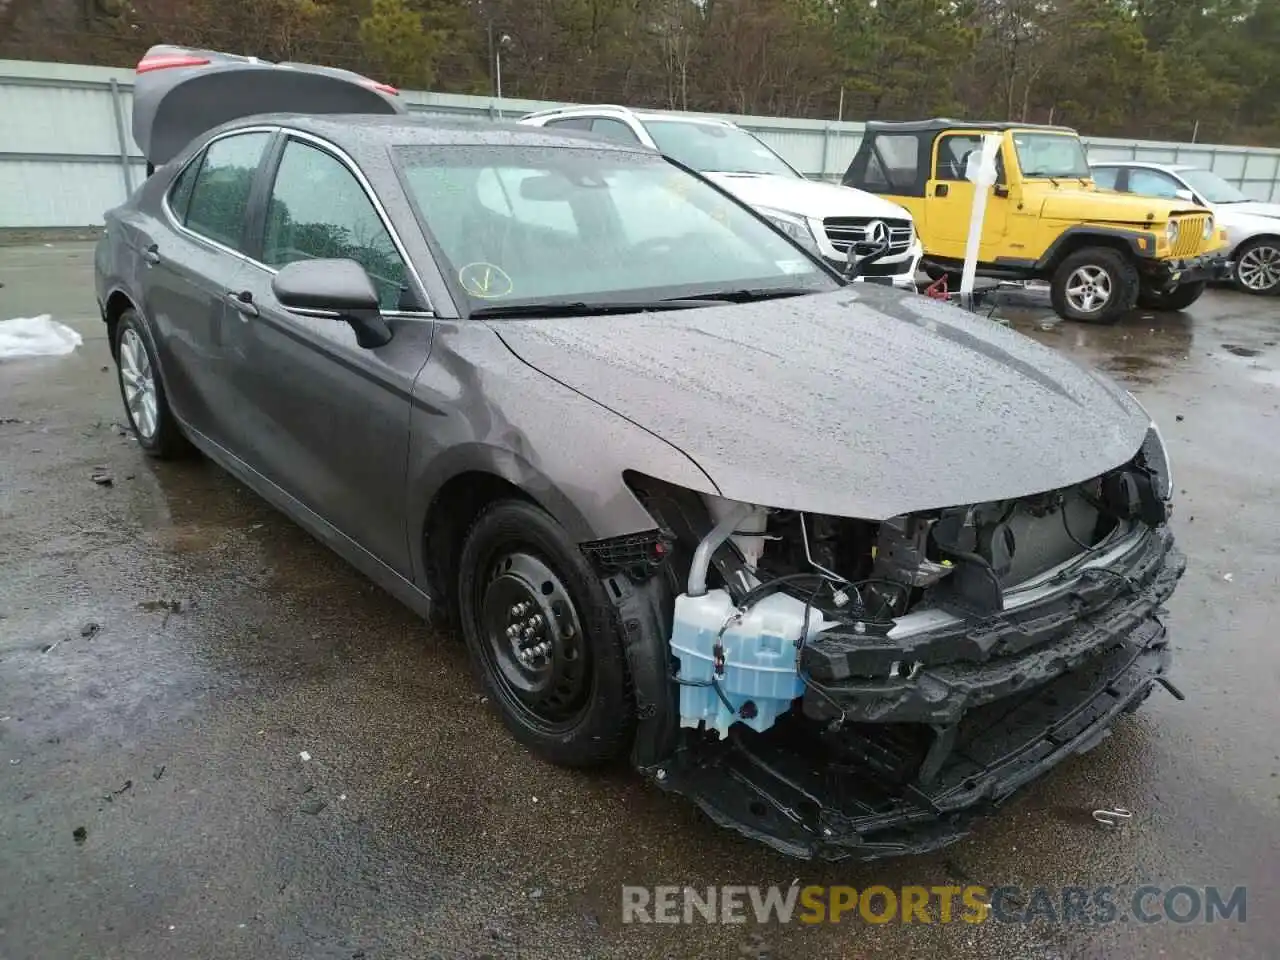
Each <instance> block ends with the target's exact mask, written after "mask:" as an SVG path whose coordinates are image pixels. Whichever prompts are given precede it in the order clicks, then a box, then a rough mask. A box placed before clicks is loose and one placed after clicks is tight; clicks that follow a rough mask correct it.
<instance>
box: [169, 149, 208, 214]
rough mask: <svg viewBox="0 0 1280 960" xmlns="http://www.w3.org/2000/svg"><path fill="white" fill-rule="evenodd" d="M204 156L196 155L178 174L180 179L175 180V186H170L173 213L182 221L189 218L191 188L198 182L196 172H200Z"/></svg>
mask: <svg viewBox="0 0 1280 960" xmlns="http://www.w3.org/2000/svg"><path fill="white" fill-rule="evenodd" d="M203 159H204V158H203V157H196V158H195V159H194V160H192V161H191V162H190V163H188V164H187V165H186V166H185V167H183V168H182V172H181V173H180V174H178V179H177V180H175V181H173V186H172V187H170V188H169V208H170V209H171V210H173V215H174V216H175V217H177V218H178V219H179V220H181V221H184V222H185V221H186V219H187V205H188V204H189V203H190V202H191V188H192V187H194V186H195V184H196V174H198V173H199V172H200V163H201V161H202V160H203Z"/></svg>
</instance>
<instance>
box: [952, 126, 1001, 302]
mask: <svg viewBox="0 0 1280 960" xmlns="http://www.w3.org/2000/svg"><path fill="white" fill-rule="evenodd" d="M999 152H1000V137H999V136H998V135H993V134H988V135H987V136H985V137H983V138H982V153H981V155H980V156H979V159H978V162H977V164H976V166H975V164H974V163H973V160H972V158H970V160H969V163H968V164H967V169H966V170H965V172H964V175H965V177H966V179H968V180H970V181H972V182H973V210H972V212H971V213H970V214H969V237H968V240H967V241H966V242H965V247H964V270H963V272H962V273H961V274H960V303H961V305H963V306H964V307H965V309H969V308H971V307H972V306H973V281H974V278H975V277H976V276H977V272H978V248H979V246H980V245H981V243H982V221H983V218H984V217H985V216H986V212H987V193H988V192H989V191H990V190H991V187H992V185H993V184H994V183H995V182H996V155H997V154H998V153H999Z"/></svg>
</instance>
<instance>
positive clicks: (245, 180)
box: [141, 129, 273, 452]
mask: <svg viewBox="0 0 1280 960" xmlns="http://www.w3.org/2000/svg"><path fill="white" fill-rule="evenodd" d="M272 136H273V132H272V131H270V130H263V129H259V130H250V131H243V132H241V131H237V132H236V133H234V134H230V135H227V136H222V137H219V138H218V139H216V140H214V141H212V142H211V143H210V144H209V145H208V146H207V147H206V148H205V150H204V151H203V152H202V153H200V154H199V155H197V156H196V157H195V158H194V159H193V160H192V161H191V162H190V163H189V164H188V165H187V166H186V168H185V169H184V170H183V172H182V173H181V174H180V176H179V178H178V179H177V180H176V181H175V183H174V185H173V187H172V188H171V189H170V192H169V194H168V196H167V197H166V199H165V203H164V206H165V209H164V211H163V212H162V214H161V216H162V220H163V221H164V222H165V223H166V225H167V227H168V229H165V230H162V231H158V232H157V233H156V235H155V236H153V237H152V242H151V243H150V244H149V245H148V247H147V249H146V250H144V252H143V256H144V262H145V264H146V267H145V269H144V271H143V276H142V284H141V286H142V299H143V303H142V308H143V312H144V314H145V315H146V316H147V318H148V319H149V320H150V321H151V324H152V329H153V331H154V333H155V341H156V349H157V351H158V353H159V359H160V366H161V369H162V370H163V371H164V382H165V389H166V390H167V391H168V395H169V401H170V403H171V404H173V407H174V410H175V411H176V412H177V414H178V416H179V417H180V418H181V419H182V420H183V421H184V422H186V423H187V424H189V425H190V426H192V427H193V428H195V429H196V430H197V431H199V432H200V433H202V434H204V435H205V436H206V437H208V438H209V439H211V440H213V441H214V442H216V443H218V444H219V445H221V446H223V447H227V448H229V449H232V450H233V452H235V450H234V434H235V424H236V419H237V411H236V404H235V395H234V389H233V388H232V385H231V382H230V380H229V379H228V377H229V374H230V372H231V371H230V370H229V368H228V364H227V352H226V350H227V339H226V331H227V328H228V324H229V323H231V324H234V323H236V322H238V321H237V319H236V317H237V314H236V309H235V308H234V307H233V306H232V305H231V303H230V301H229V300H228V299H227V293H228V292H229V291H232V290H236V289H239V286H238V284H239V283H240V280H241V277H242V275H243V274H244V272H245V271H246V269H247V267H246V263H245V258H244V246H245V222H246V214H247V211H248V207H249V197H250V194H251V193H252V190H253V186H254V180H255V178H256V176H257V175H258V172H259V167H260V164H261V162H262V158H263V156H264V155H265V153H266V147H267V145H268V143H270V141H271V138H272Z"/></svg>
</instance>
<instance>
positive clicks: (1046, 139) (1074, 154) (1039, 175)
mask: <svg viewBox="0 0 1280 960" xmlns="http://www.w3.org/2000/svg"><path fill="white" fill-rule="evenodd" d="M1013 148H1014V150H1016V151H1017V153H1018V166H1019V167H1021V168H1022V175H1023V176H1024V177H1026V178H1027V179H1029V180H1037V179H1041V180H1043V179H1052V178H1054V177H1070V178H1072V179H1075V178H1077V177H1080V178H1088V177H1090V176H1092V171H1091V170H1090V169H1089V159H1088V158H1087V157H1086V156H1085V152H1084V146H1083V145H1081V143H1080V138H1079V137H1075V136H1072V135H1071V134H1069V133H1030V132H1026V131H1020V130H1019V131H1014V134H1013Z"/></svg>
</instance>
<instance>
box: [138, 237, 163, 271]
mask: <svg viewBox="0 0 1280 960" xmlns="http://www.w3.org/2000/svg"><path fill="white" fill-rule="evenodd" d="M142 259H143V260H145V261H146V262H147V266H149V267H154V266H155V265H156V264H157V263H159V262H160V248H159V247H158V246H156V245H155V244H154V243H153V244H152V245H151V246H149V247H147V249H145V250H143V251H142Z"/></svg>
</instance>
